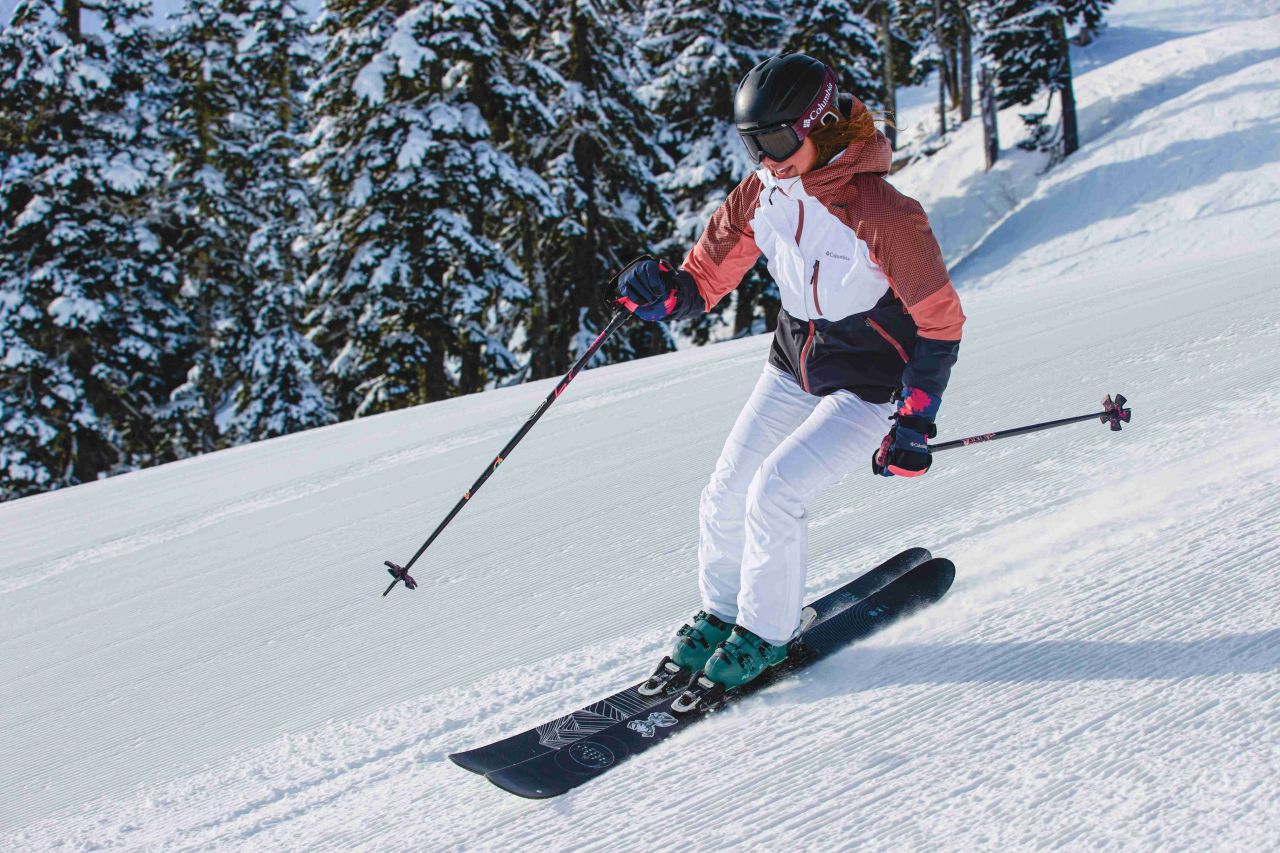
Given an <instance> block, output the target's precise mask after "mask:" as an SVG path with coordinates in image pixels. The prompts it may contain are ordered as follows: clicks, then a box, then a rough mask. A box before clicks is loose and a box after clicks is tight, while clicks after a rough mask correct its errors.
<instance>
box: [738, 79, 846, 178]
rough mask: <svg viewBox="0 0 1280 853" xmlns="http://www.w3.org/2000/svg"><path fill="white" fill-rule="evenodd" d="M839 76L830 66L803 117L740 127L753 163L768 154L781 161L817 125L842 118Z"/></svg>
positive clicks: (793, 150) (739, 132)
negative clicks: (837, 76) (837, 88)
mask: <svg viewBox="0 0 1280 853" xmlns="http://www.w3.org/2000/svg"><path fill="white" fill-rule="evenodd" d="M837 95H838V93H837V91H836V75H835V73H834V72H832V71H831V69H830V68H828V69H827V73H826V74H825V75H824V76H823V78H822V85H821V86H819V87H818V94H817V95H816V96H815V97H814V99H813V102H812V103H810V104H809V107H808V109H806V110H805V111H804V112H803V113H801V115H800V118H798V119H796V120H795V121H794V122H792V123H791V124H783V125H774V126H772V127H762V128H756V129H752V130H743V129H742V128H741V127H739V128H738V135H739V136H740V137H741V138H742V144H743V145H745V146H747V154H748V155H749V156H750V157H751V160H752V162H754V163H759V162H760V161H761V160H763V159H764V158H765V157H768V158H769V159H770V160H774V161H776V162H779V163H781V162H782V161H783V160H786V159H787V158H788V157H790V156H791V155H792V154H795V153H796V152H797V151H799V150H800V146H801V145H803V144H804V140H805V137H807V136H808V135H809V133H810V132H811V131H812V130H813V128H814V127H815V126H817V127H821V126H822V125H824V124H827V123H828V122H829V121H839V120H840V113H839V112H838V111H837V108H836V98H837Z"/></svg>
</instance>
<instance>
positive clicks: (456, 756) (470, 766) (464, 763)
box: [449, 750, 494, 776]
mask: <svg viewBox="0 0 1280 853" xmlns="http://www.w3.org/2000/svg"><path fill="white" fill-rule="evenodd" d="M474 753H475V750H466V751H465V752H454V753H450V754H449V760H450V761H452V762H453V763H454V764H456V765H458V766H459V767H461V768H462V769H463V770H470V771H471V772H472V773H476V774H478V775H480V776H483V775H484V774H486V773H488V772H489V771H491V770H493V769H494V768H492V767H486V766H485V765H484V764H483V763H481V762H480V761H479V760H478V759H477V758H476V756H475V755H474Z"/></svg>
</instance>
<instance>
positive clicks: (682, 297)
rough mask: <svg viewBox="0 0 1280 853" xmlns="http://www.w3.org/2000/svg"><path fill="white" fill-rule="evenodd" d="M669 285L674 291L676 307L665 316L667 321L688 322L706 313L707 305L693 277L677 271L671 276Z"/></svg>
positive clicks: (679, 270)
mask: <svg viewBox="0 0 1280 853" xmlns="http://www.w3.org/2000/svg"><path fill="white" fill-rule="evenodd" d="M671 283H672V285H673V286H674V288H675V291H676V307H675V308H674V309H672V311H671V313H670V314H668V315H667V319H668V320H688V319H690V318H692V317H699V316H701V315H703V314H705V313H707V304H706V302H705V301H704V300H703V298H702V293H701V292H700V291H699V290H698V283H697V282H696V281H694V280H693V276H691V275H689V273H687V272H685V271H684V270H682V269H677V270H675V272H673V273H672V274H671Z"/></svg>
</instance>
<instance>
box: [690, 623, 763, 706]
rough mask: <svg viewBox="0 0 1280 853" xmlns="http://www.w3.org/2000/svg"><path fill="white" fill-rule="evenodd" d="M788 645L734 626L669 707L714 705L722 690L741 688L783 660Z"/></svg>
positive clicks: (723, 691) (720, 696) (723, 692)
mask: <svg viewBox="0 0 1280 853" xmlns="http://www.w3.org/2000/svg"><path fill="white" fill-rule="evenodd" d="M787 647H788V644H787V643H783V644H782V645H780V646H775V645H774V644H773V643H770V642H768V641H766V640H762V639H761V638H759V637H757V636H756V635H755V634H753V633H751V632H750V631H748V630H747V629H746V628H743V627H742V626H741V625H738V626H736V627H735V628H734V629H733V633H731V634H730V635H729V639H727V640H725V641H724V642H723V643H721V644H720V645H719V646H718V647H717V648H716V650H715V653H714V654H712V655H711V658H710V659H709V660H708V661H707V663H706V665H705V666H704V667H703V670H702V672H700V673H698V674H697V675H696V676H695V677H694V679H693V680H692V681H691V682H690V684H689V687H688V688H687V689H686V690H685V691H684V693H682V694H680V698H678V699H677V700H676V701H675V702H674V703H673V704H672V706H671V709H672V710H673V711H675V712H676V713H679V714H683V713H684V712H686V711H691V710H693V709H694V708H695V707H697V706H699V705H701V706H702V707H703V708H714V707H715V706H716V705H718V704H720V700H721V698H723V696H724V694H725V692H727V691H729V690H734V689H736V688H739V687H741V686H742V685H744V684H746V683H748V682H749V681H752V680H754V679H755V678H757V677H759V675H760V674H761V673H762V672H764V671H765V670H766V669H768V668H769V667H771V666H777V665H778V664H780V663H782V662H783V661H784V660H786V659H787Z"/></svg>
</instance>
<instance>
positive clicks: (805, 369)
mask: <svg viewBox="0 0 1280 853" xmlns="http://www.w3.org/2000/svg"><path fill="white" fill-rule="evenodd" d="M811 349H813V321H812V320H810V321H809V335H808V337H806V338H805V339H804V346H802V347H801V348H800V387H802V388H804V390H805V393H806V394H812V393H813V392H812V391H810V390H809V365H808V364H807V362H808V361H809V351H810V350H811Z"/></svg>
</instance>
